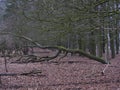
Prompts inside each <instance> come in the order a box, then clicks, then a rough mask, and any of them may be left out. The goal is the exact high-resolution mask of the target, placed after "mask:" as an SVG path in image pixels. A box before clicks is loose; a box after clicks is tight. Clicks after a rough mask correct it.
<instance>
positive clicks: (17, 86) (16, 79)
mask: <svg viewBox="0 0 120 90" xmlns="http://www.w3.org/2000/svg"><path fill="white" fill-rule="evenodd" d="M56 61H57V60H54V61H51V62H44V63H29V64H8V70H9V73H22V72H28V71H31V70H36V69H37V70H41V71H42V73H41V75H40V76H21V75H18V76H2V77H1V80H2V84H1V86H0V90H120V56H117V57H116V58H115V59H113V60H111V64H110V65H109V68H108V69H107V70H106V72H105V75H102V74H101V71H102V70H103V69H104V67H105V65H103V64H101V63H98V62H95V61H92V60H89V59H87V58H84V57H78V56H73V57H70V56H68V57H66V58H64V59H63V60H60V61H58V62H56ZM0 73H5V69H4V64H3V62H2V60H1V62H0Z"/></svg>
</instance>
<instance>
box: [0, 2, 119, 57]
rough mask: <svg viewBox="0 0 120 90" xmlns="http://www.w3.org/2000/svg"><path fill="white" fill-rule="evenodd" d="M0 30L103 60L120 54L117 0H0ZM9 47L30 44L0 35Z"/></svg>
mask: <svg viewBox="0 0 120 90" xmlns="http://www.w3.org/2000/svg"><path fill="white" fill-rule="evenodd" d="M0 6H1V7H0V10H1V14H0V20H1V21H0V30H1V31H4V32H12V33H15V34H19V35H25V36H27V37H30V38H32V39H33V40H34V41H37V42H39V43H40V44H41V45H43V46H44V45H45V46H56V45H57V46H63V47H66V48H68V49H80V50H83V51H85V52H88V53H90V54H92V55H95V56H99V57H102V56H103V55H105V56H106V57H105V58H106V59H108V58H110V57H112V58H114V57H115V55H116V54H118V53H119V46H120V43H119V39H120V29H119V28H120V0H1V1H0ZM3 41H6V45H7V46H8V47H14V46H15V45H16V44H17V45H21V46H22V45H28V44H29V45H30V44H31V43H30V42H26V41H24V40H22V39H20V38H15V37H13V36H11V35H7V36H6V35H1V42H3Z"/></svg>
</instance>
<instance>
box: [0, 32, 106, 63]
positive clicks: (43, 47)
mask: <svg viewBox="0 0 120 90" xmlns="http://www.w3.org/2000/svg"><path fill="white" fill-rule="evenodd" d="M0 34H2V35H3V34H11V35H13V36H15V37H19V38H23V39H25V40H27V41H30V42H31V43H33V44H34V45H35V46H36V47H38V48H41V49H55V50H58V53H57V54H56V55H55V56H53V57H48V56H47V57H41V58H40V60H39V61H49V60H51V59H54V58H56V57H57V56H59V54H60V53H61V52H62V51H64V52H66V53H76V54H77V53H78V54H80V55H83V56H85V57H87V58H90V59H92V60H95V61H97V62H100V63H102V64H107V62H106V61H105V60H104V59H102V58H100V57H97V56H94V55H91V54H88V53H86V52H84V51H82V50H75V49H67V48H65V47H62V46H42V45H40V44H39V43H38V42H35V41H33V40H32V39H31V38H28V37H26V36H20V35H17V34H13V33H10V32H1V33H0ZM37 62H38V60H37Z"/></svg>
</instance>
